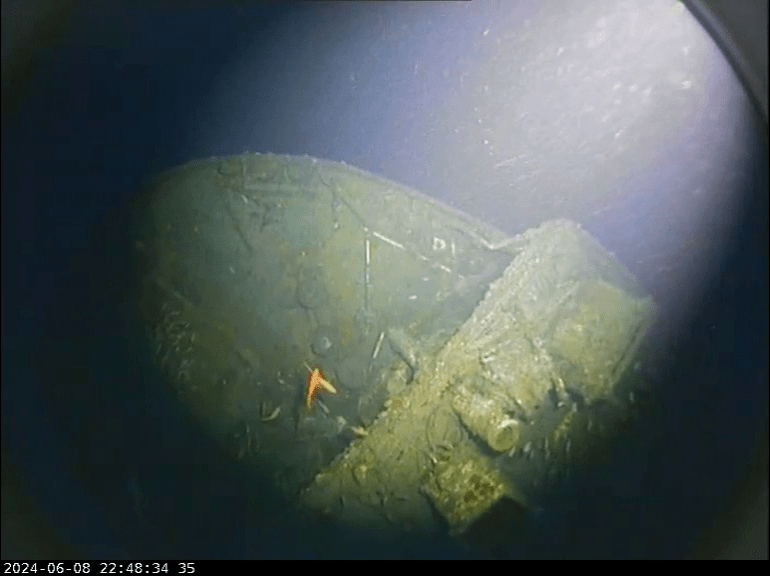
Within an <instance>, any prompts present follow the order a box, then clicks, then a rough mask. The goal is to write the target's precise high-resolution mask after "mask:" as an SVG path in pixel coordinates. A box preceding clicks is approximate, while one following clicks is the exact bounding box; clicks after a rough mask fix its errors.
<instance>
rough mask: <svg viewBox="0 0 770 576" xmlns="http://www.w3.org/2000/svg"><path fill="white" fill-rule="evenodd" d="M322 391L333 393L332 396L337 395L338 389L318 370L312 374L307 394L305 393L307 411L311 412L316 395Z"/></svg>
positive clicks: (308, 382)
mask: <svg viewBox="0 0 770 576" xmlns="http://www.w3.org/2000/svg"><path fill="white" fill-rule="evenodd" d="M320 390H326V391H327V392H331V393H332V394H336V393H337V389H336V388H335V387H334V386H332V384H331V383H330V382H329V381H328V380H326V379H325V378H324V377H323V376H322V375H321V371H320V370H319V369H318V368H316V369H315V370H313V371H311V372H310V377H309V378H308V381H307V392H305V403H306V404H307V409H308V410H310V407H311V406H312V404H313V400H315V397H316V394H318V392H319V391H320Z"/></svg>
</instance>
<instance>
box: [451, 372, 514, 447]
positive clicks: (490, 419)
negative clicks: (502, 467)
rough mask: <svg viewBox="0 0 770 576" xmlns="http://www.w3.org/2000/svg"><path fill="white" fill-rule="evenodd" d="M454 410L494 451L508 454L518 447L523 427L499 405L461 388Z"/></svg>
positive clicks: (453, 400)
mask: <svg viewBox="0 0 770 576" xmlns="http://www.w3.org/2000/svg"><path fill="white" fill-rule="evenodd" d="M452 407H453V408H454V410H455V412H457V414H458V416H460V419H461V420H462V422H463V424H464V425H465V426H466V428H468V430H470V431H471V432H472V433H474V434H476V435H477V436H479V437H480V438H482V439H483V440H484V441H485V442H486V443H487V444H488V445H489V447H490V448H492V449H493V450H495V451H497V452H505V451H507V450H510V449H511V448H512V447H513V446H515V445H516V443H517V441H518V439H519V434H520V432H521V431H520V428H519V427H520V425H521V423H520V422H519V421H518V420H516V419H514V418H511V417H510V416H508V415H507V414H506V413H505V412H503V410H502V409H501V408H500V403H499V402H495V401H494V400H493V399H492V398H487V397H484V396H482V395H481V394H479V393H477V392H473V391H471V390H469V389H468V388H466V387H465V386H460V387H458V389H457V391H456V393H455V396H454V398H453V399H452Z"/></svg>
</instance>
